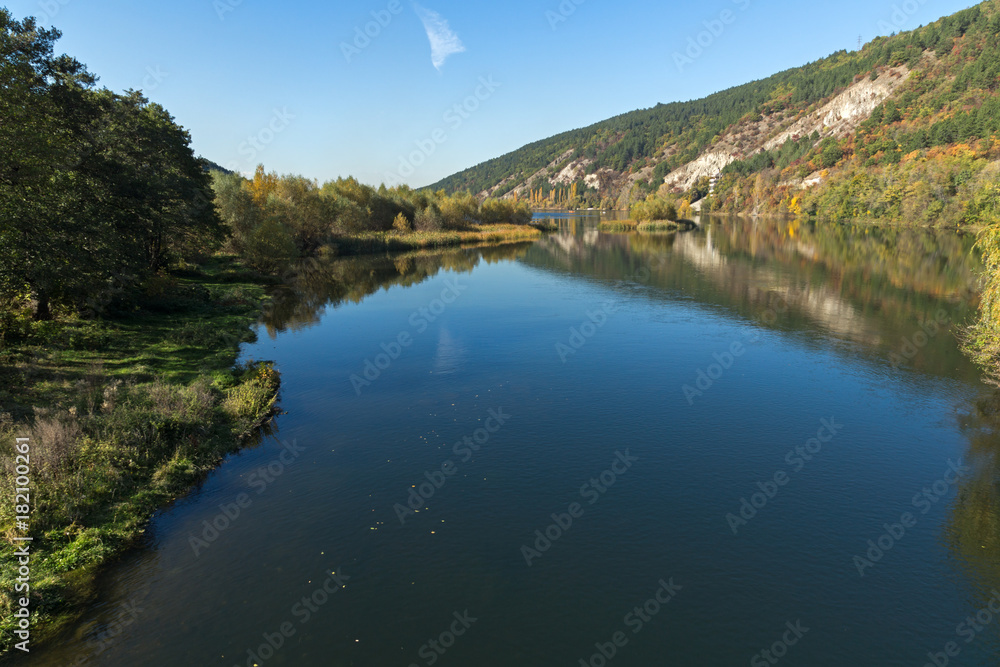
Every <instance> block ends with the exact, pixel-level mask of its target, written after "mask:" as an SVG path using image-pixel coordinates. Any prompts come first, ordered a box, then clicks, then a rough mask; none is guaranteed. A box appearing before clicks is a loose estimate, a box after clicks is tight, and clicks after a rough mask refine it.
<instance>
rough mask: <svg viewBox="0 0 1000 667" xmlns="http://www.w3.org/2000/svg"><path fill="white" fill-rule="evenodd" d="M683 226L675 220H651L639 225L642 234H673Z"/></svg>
mask: <svg viewBox="0 0 1000 667" xmlns="http://www.w3.org/2000/svg"><path fill="white" fill-rule="evenodd" d="M680 228H681V226H680V225H679V224H678V223H677V221H675V220H650V221H647V222H641V223H639V227H638V230H639V231H640V232H673V231H677V230H678V229H680Z"/></svg>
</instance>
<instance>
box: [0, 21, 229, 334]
mask: <svg viewBox="0 0 1000 667" xmlns="http://www.w3.org/2000/svg"><path fill="white" fill-rule="evenodd" d="M59 36H60V34H59V32H58V31H56V30H47V29H44V28H42V27H40V26H38V25H37V24H36V22H35V21H34V19H25V20H24V21H16V20H14V19H13V17H12V16H11V14H10V12H9V11H7V10H6V9H2V8H0V90H2V95H0V145H2V146H3V147H4V149H3V151H0V304H4V305H6V306H7V308H0V311H9V310H10V307H11V306H12V305H13V304H19V305H23V304H24V303H26V302H28V301H31V302H33V303H34V312H35V314H36V316H37V317H39V318H42V319H45V318H48V317H50V316H51V315H52V312H53V309H58V308H72V309H77V310H81V309H90V310H102V309H104V308H107V307H108V306H110V305H112V304H114V303H116V302H125V301H128V300H129V299H130V298H132V297H133V296H134V295H135V294H136V293H137V292H138V290H139V288H140V285H141V283H142V282H143V280H144V278H146V277H148V276H150V275H152V274H154V273H156V272H157V271H159V270H161V269H163V268H164V267H165V266H166V265H167V264H168V262H169V261H170V260H171V258H172V257H176V256H183V255H188V254H191V253H197V252H199V249H201V248H205V247H211V246H212V244H214V243H216V242H217V241H219V240H220V239H221V238H222V236H223V234H224V229H223V227H222V224H221V221H220V220H219V218H218V216H217V215H216V213H215V209H214V207H213V206H212V203H211V189H210V183H209V177H208V175H207V173H206V172H205V170H204V169H203V163H202V162H201V161H200V160H199V159H197V158H196V157H195V156H194V154H193V153H192V151H191V148H190V137H189V136H188V134H187V132H186V131H184V129H182V128H181V127H180V126H178V125H177V124H176V123H175V122H174V120H173V118H172V117H171V116H170V114H168V113H167V112H166V110H164V109H163V108H162V107H161V106H159V105H157V104H152V103H150V102H149V101H148V100H146V99H145V98H144V97H143V96H142V95H141V94H139V93H136V92H131V91H130V92H127V93H125V94H123V95H120V94H116V93H113V92H111V91H109V90H105V89H97V88H95V86H94V84H95V77H94V76H93V75H92V74H90V73H89V72H88V71H87V69H86V68H85V67H84V66H83V65H82V64H80V63H79V62H78V61H76V60H75V59H73V58H70V57H69V56H65V55H62V56H56V55H54V51H53V44H54V42H55V41H56V39H58V38H59Z"/></svg>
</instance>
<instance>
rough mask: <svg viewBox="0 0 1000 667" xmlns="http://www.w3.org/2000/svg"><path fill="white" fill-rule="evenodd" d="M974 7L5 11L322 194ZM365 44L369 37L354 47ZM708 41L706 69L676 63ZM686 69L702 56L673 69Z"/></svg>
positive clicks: (522, 5) (367, 0) (481, 153)
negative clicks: (53, 32) (336, 182)
mask: <svg viewBox="0 0 1000 667" xmlns="http://www.w3.org/2000/svg"><path fill="white" fill-rule="evenodd" d="M971 4H974V3H971V2H969V1H968V0H839V1H838V2H823V3H812V2H791V1H789V0H772V1H771V2H763V0H705V1H703V2H679V1H676V0H672V1H670V2H656V1H653V0H615V1H614V2H611V1H610V0H562V2H561V4H560V0H506V1H505V2H491V3H482V2H458V1H457V0H421V1H420V3H419V4H414V3H413V2H410V1H409V0H357V1H354V2H342V1H339V0H333V1H326V2H315V1H312V0H285V1H284V2H280V3H279V2H273V1H272V2H265V1H264V0H171V1H170V2H144V1H139V2H136V1H135V0H129V1H125V0H30V1H27V0H25V1H21V0H18V1H11V0H8V2H7V4H6V6H7V8H8V9H10V11H11V12H12V13H13V14H14V16H15V17H16V18H23V17H25V16H28V15H31V16H36V17H38V18H39V19H40V20H41V22H42V23H43V24H45V25H54V26H55V27H57V28H59V29H60V30H61V31H62V32H63V38H62V40H60V42H59V44H58V47H59V50H60V51H61V52H65V53H69V54H70V55H72V56H74V57H76V58H77V59H78V60H80V61H81V62H83V63H85V64H86V65H87V66H88V67H89V68H90V70H91V71H92V72H94V73H95V74H96V75H98V76H99V77H100V85H103V86H106V87H108V88H111V89H112V90H116V91H123V90H125V89H128V88H135V89H142V90H143V91H144V92H145V93H146V94H147V96H148V97H149V98H150V99H152V100H153V101H155V102H158V103H160V104H162V105H164V106H165V107H166V108H167V109H168V110H169V111H170V112H171V113H172V114H173V115H174V116H175V117H176V119H177V120H178V122H179V123H180V124H181V125H183V126H184V127H186V128H187V129H188V130H189V131H190V132H191V135H192V137H193V143H194V148H195V151H196V152H198V153H199V154H201V155H204V156H205V157H206V158H208V159H210V160H213V161H215V162H218V163H220V164H222V165H223V166H228V167H230V168H233V169H236V170H238V171H243V172H248V173H249V172H252V171H253V168H254V167H255V165H256V164H257V163H258V162H262V163H263V164H264V165H265V166H266V167H267V169H268V170H273V171H277V172H279V173H282V174H285V173H297V174H303V175H305V176H308V177H310V178H316V179H318V180H320V181H325V180H328V179H333V178H336V177H338V176H347V175H354V176H356V177H357V178H359V179H360V180H362V181H365V182H369V183H374V184H377V183H380V182H383V181H386V182H391V181H392V180H398V181H402V182H407V183H409V184H411V185H413V186H423V185H428V184H430V183H433V182H434V181H436V180H438V179H440V178H442V177H444V176H447V175H450V174H452V173H454V172H456V171H460V170H462V169H464V168H466V167H470V166H473V165H475V164H478V163H479V162H482V161H485V160H488V159H490V158H493V157H497V156H499V155H502V154H504V153H506V152H509V151H511V150H514V149H516V148H519V147H520V146H522V145H524V144H526V143H530V142H532V141H536V140H539V139H544V138H546V137H549V136H551V135H553V134H556V133H559V132H562V131H564V130H569V129H573V128H577V127H582V126H585V125H589V124H591V123H594V122H597V121H600V120H604V119H606V118H609V117H611V116H615V115H618V114H620V113H624V112H627V111H631V110H634V109H638V108H644V107H650V106H653V105H655V104H656V103H658V102H672V101H677V100H687V99H692V98H699V97H703V96H705V95H707V94H710V93H712V92H715V91H717V90H721V89H724V88H728V87H730V86H733V85H738V84H741V83H745V82H747V81H750V80H753V79H759V78H762V77H765V76H768V75H770V74H773V73H775V72H777V71H780V70H782V69H787V68H789V67H794V66H797V65H801V64H804V63H806V62H809V61H811V60H815V59H817V58H821V57H823V56H826V55H829V54H830V53H832V52H834V51H837V50H839V49H856V48H857V44H858V37H859V36H860V37H862V38H863V39H864V41H868V40H870V39H871V38H872V37H874V36H876V35H881V34H888V33H889V32H892V31H898V30H908V29H911V28H915V27H917V26H918V25H922V24H926V23H928V22H930V21H933V20H935V19H937V18H939V17H940V16H943V15H946V14H951V13H953V12H955V11H958V10H959V9H963V8H965V7H967V6H970V5H971ZM725 11H728V12H730V13H729V14H723V12H725ZM373 12H374V14H373ZM720 19H725V22H723V21H722V20H720ZM377 20H380V21H381V24H380V23H378V22H376V21H377ZM706 22H708V23H707V25H706ZM366 28H367V31H368V33H369V35H374V37H371V36H367V35H366V36H364V37H359V33H360V34H361V35H364V33H365V30H366ZM710 29H711V30H713V32H710ZM700 33H703V34H700ZM699 37H700V41H701V42H702V44H703V45H704V46H703V47H698V48H700V49H701V53H700V54H699V53H698V52H697V50H694V49H692V50H691V52H690V54H684V52H685V51H686V50H687V49H688V48H689V46H690V45H691V42H690V41H689V40H698V39H699ZM366 40H367V41H366ZM432 44H433V48H432ZM676 54H681V55H683V56H684V57H685V58H686V57H688V55H694V56H695V57H693V58H691V59H690V61H684V62H681V63H680V64H678V62H677V55H676ZM484 81H485V82H487V83H488V84H489V85H487V83H483V82H484ZM477 95H478V97H477ZM456 104H458V105H461V106H460V107H459V109H458V110H456V109H455V108H454V107H455V105H456Z"/></svg>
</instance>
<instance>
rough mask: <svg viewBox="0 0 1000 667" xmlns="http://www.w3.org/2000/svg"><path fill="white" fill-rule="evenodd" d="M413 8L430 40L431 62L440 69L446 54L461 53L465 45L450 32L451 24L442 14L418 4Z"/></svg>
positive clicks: (446, 57)
mask: <svg viewBox="0 0 1000 667" xmlns="http://www.w3.org/2000/svg"><path fill="white" fill-rule="evenodd" d="M413 9H414V10H416V12H417V16H419V17H420V20H421V21H422V22H423V24H424V29H425V30H427V39H429V40H430V42H431V62H432V63H433V64H434V67H436V68H437V69H438V70H439V71H440V70H441V66H442V65H444V61H445V60H447V59H448V56H450V55H452V54H454V53H462V52H463V51H465V45H464V44H462V40H460V39H459V38H458V35H456V34H455V33H454V32H452V30H451V26H449V25H448V21H447V20H445V18H444V17H443V16H441V15H440V14H438V13H437V12H435V11H431V10H430V9H427V8H425V7H421V6H420V5H418V4H414V5H413Z"/></svg>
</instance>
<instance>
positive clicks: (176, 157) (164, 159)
mask: <svg viewBox="0 0 1000 667" xmlns="http://www.w3.org/2000/svg"><path fill="white" fill-rule="evenodd" d="M59 37H60V33H59V32H58V31H57V30H54V29H53V30H48V29H45V28H42V27H40V26H39V25H38V24H37V23H36V22H35V20H34V19H31V18H29V19H25V20H23V21H17V20H15V19H14V18H13V17H12V15H11V14H10V12H9V11H7V10H6V9H0V91H2V95H0V145H2V146H3V147H4V150H3V151H0V325H3V326H0V337H2V334H3V331H4V330H11V329H13V327H11V326H9V325H10V324H11V323H13V322H14V321H16V320H18V319H20V318H24V317H26V316H30V317H32V318H34V319H39V320H46V319H50V318H52V317H54V316H56V315H59V314H60V313H66V314H77V313H89V314H101V313H113V312H128V311H130V310H133V309H134V308H135V307H136V306H137V305H139V304H140V303H141V302H142V301H143V299H144V298H145V297H146V296H148V292H149V290H150V289H154V288H155V281H154V280H153V278H154V277H156V276H158V275H160V274H162V273H163V272H165V271H166V270H167V269H169V268H171V267H176V266H178V265H181V264H186V263H199V262H202V261H203V260H205V259H206V258H207V257H208V256H209V255H210V254H212V253H213V252H215V251H216V250H218V249H220V248H226V249H228V250H230V251H232V252H234V253H236V254H237V255H239V256H240V257H241V258H243V259H245V260H246V261H247V262H248V263H249V264H250V265H252V266H253V267H254V268H256V269H257V270H258V271H261V272H269V273H270V272H275V271H277V270H279V269H281V268H283V267H284V266H285V265H286V264H287V263H288V262H289V261H291V260H293V259H295V258H296V257H299V256H302V255H307V254H309V253H311V252H314V251H315V250H316V249H317V248H319V247H320V246H321V245H323V244H325V243H329V242H334V241H336V239H337V237H339V236H343V235H350V234H359V233H365V232H388V231H393V232H397V233H408V232H436V231H442V230H449V231H450V230H465V229H469V228H470V227H472V226H475V225H483V224H500V223H508V224H510V223H513V224H518V225H524V224H527V223H529V222H530V221H531V211H530V209H529V208H528V206H527V204H523V203H521V204H519V203H516V202H510V201H497V200H487V201H484V202H480V201H479V200H477V199H476V198H475V197H472V196H471V195H468V194H462V195H447V194H445V193H444V192H428V191H420V192H417V191H414V190H412V189H410V188H408V187H405V186H401V187H396V188H392V189H388V188H386V187H385V186H384V185H383V186H382V187H380V188H374V187H371V186H368V185H363V184H361V183H359V182H357V181H356V180H355V179H353V178H346V179H338V180H337V181H333V182H330V183H325V184H324V185H322V186H320V185H318V184H317V183H316V182H314V181H311V180H309V179H306V178H303V177H301V176H281V177H279V176H278V175H276V174H273V173H266V172H265V171H264V169H263V167H260V168H258V170H257V173H256V175H255V176H254V178H253V179H250V180H248V179H245V178H243V177H242V176H241V175H239V174H235V173H231V172H227V171H225V170H222V169H219V168H218V167H217V165H214V164H213V163H209V162H207V161H206V160H203V159H201V158H198V157H196V156H195V155H194V153H193V151H192V149H191V146H190V144H191V138H190V136H189V135H188V133H187V132H186V131H185V130H184V129H183V128H182V127H180V126H179V125H178V124H177V123H176V122H175V121H174V119H173V118H172V117H171V116H170V114H169V113H167V111H166V110H165V109H163V108H162V107H161V106H159V105H158V104H154V103H151V102H149V101H148V100H147V99H146V98H144V97H143V96H142V95H141V94H140V93H138V92H133V91H128V92H126V93H125V94H117V93H114V92H112V91H109V90H107V89H99V88H97V87H96V86H95V82H96V78H95V77H94V76H93V75H92V74H91V73H90V72H88V71H87V69H86V67H85V66H84V65H82V64H81V63H79V62H78V61H77V60H75V59H73V58H71V57H69V56H66V55H59V56H57V55H55V51H54V45H55V42H56V40H57V39H58V38H59Z"/></svg>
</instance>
